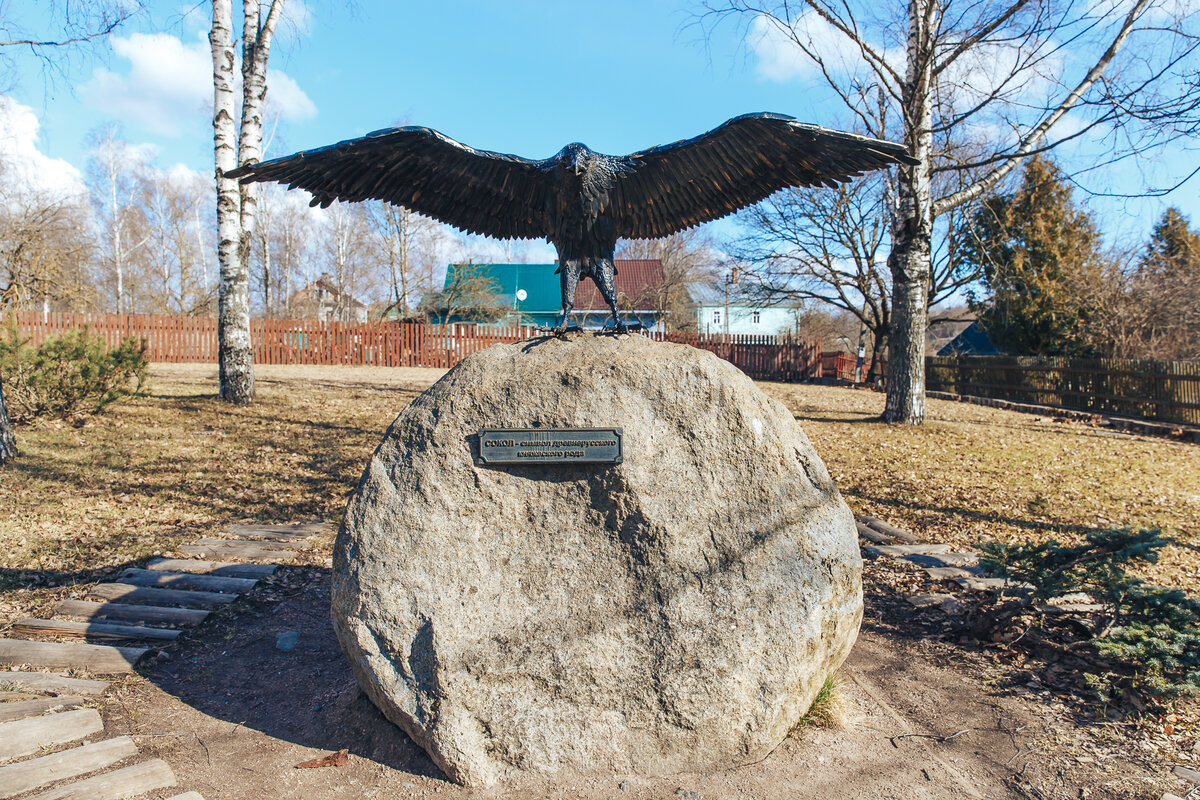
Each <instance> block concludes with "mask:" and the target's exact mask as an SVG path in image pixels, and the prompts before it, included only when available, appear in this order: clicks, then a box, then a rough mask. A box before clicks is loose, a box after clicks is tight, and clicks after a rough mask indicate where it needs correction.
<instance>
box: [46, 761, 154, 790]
mask: <svg viewBox="0 0 1200 800" xmlns="http://www.w3.org/2000/svg"><path fill="white" fill-rule="evenodd" d="M174 785H175V773H174V772H173V771H172V770H171V767H170V766H169V765H168V764H167V762H165V761H163V760H162V759H159V758H155V759H151V760H150V761H143V762H141V763H140V764H134V765H133V766H132V767H125V768H124V769H118V770H114V771H113V772H105V773H101V774H100V775H96V776H94V777H91V778H85V779H83V780H81V781H76V782H75V783H69V784H67V785H66V786H61V787H59V788H57V789H51V790H50V791H47V792H41V793H39V794H35V795H33V796H32V797H30V798H28V800H124V798H127V797H136V796H137V795H140V794H146V793H147V792H152V791H154V790H155V789H165V788H167V787H169V786H174Z"/></svg>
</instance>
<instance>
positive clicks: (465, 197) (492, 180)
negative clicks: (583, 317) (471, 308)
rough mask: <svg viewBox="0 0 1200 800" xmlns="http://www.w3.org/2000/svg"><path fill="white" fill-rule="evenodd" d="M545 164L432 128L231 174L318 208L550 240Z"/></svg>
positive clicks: (385, 133) (373, 137) (384, 134)
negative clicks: (376, 203) (272, 185)
mask: <svg viewBox="0 0 1200 800" xmlns="http://www.w3.org/2000/svg"><path fill="white" fill-rule="evenodd" d="M542 164H543V162H540V161H533V160H530V159H527V158H521V157H520V156H512V155H506V154H504V153H493V152H490V151H488V150H476V149H475V148H473V147H468V146H467V145H465V144H462V143H461V142H456V141H455V140H453V139H451V138H450V137H448V136H445V135H444V134H441V133H439V132H438V131H435V130H433V129H431V128H423V127H418V126H410V127H403V128H387V129H385V130H380V131H375V132H374V133H369V134H367V135H366V136H363V137H361V138H358V139H348V140H346V141H344V142H338V143H337V144H334V145H329V146H328V147H321V148H318V149H316V150H306V151H304V152H302V153H296V154H295V155H291V156H287V157H285V158H277V159H274V160H272V161H264V162H262V163H259V164H253V165H250V166H246V167H240V168H238V169H235V170H231V171H230V172H229V173H227V174H228V175H229V177H231V178H239V179H240V180H241V182H242V183H250V182H252V181H278V182H279V183H285V184H287V185H288V188H300V189H307V190H308V191H309V192H311V193H312V195H313V200H312V204H313V205H318V204H319V205H321V206H322V207H327V206H328V205H329V204H330V203H332V202H333V201H335V200H342V201H346V202H353V201H357V200H385V201H387V202H389V203H394V204H395V205H400V206H404V207H405V208H408V209H411V210H412V211H416V212H417V213H419V214H424V215H426V216H428V217H433V218H434V219H437V220H440V221H442V222H445V223H447V224H449V225H453V226H454V227H456V228H461V229H462V230H465V231H467V232H469V233H481V234H485V235H487V236H494V237H496V238H499V239H532V238H541V237H544V236H545V235H546V233H547V221H546V218H545V217H546V213H545V209H546V207H547V202H548V200H549V197H548V194H549V192H550V191H551V190H552V187H551V186H550V178H549V174H548V171H547V170H546V169H544V168H543V167H542Z"/></svg>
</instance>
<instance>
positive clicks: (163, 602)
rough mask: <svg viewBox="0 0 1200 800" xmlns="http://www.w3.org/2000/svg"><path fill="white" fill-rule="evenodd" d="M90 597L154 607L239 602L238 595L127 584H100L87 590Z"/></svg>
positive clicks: (207, 605) (194, 606)
mask: <svg viewBox="0 0 1200 800" xmlns="http://www.w3.org/2000/svg"><path fill="white" fill-rule="evenodd" d="M87 596H88V597H95V598H98V599H100V600H108V601H111V602H116V603H138V604H145V605H153V606H188V607H190V608H212V607H214V606H223V605H227V604H229V603H232V602H233V601H234V600H237V598H238V596H237V595H236V594H224V593H221V592H193V591H188V590H186V589H152V588H148V587H145V586H130V585H129V584H127V583H98V584H96V585H95V586H93V587H92V588H90V589H88V590H87Z"/></svg>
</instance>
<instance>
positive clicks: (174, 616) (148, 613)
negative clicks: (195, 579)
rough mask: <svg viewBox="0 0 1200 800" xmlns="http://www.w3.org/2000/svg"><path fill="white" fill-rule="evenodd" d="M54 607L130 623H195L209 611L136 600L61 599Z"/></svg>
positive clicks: (77, 614) (66, 613) (86, 616)
mask: <svg viewBox="0 0 1200 800" xmlns="http://www.w3.org/2000/svg"><path fill="white" fill-rule="evenodd" d="M55 611H56V612H57V613H59V614H62V615H64V616H68V617H81V618H83V619H89V620H90V619H103V620H110V621H112V622H127V623H129V624H131V625H197V624H199V623H201V622H203V621H204V620H206V619H207V618H208V615H209V614H210V613H212V612H210V611H203V610H200V609H194V608H161V607H159V606H143V605H139V604H137V603H97V602H95V601H93V600H60V601H59V602H58V607H57V608H56V609H55Z"/></svg>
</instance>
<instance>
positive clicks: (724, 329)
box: [688, 283, 801, 336]
mask: <svg viewBox="0 0 1200 800" xmlns="http://www.w3.org/2000/svg"><path fill="white" fill-rule="evenodd" d="M728 288H729V295H728V302H727V301H726V294H725V291H726V287H725V286H724V284H719V283H717V284H712V283H694V284H692V285H691V286H689V287H688V293H689V294H690V295H691V296H692V301H693V302H694V303H695V307H694V308H695V314H696V330H697V331H699V332H700V333H708V334H718V333H729V334H738V335H745V334H753V335H756V336H782V335H784V334H788V333H795V332H796V329H797V327H798V324H799V321H800V312H801V309H800V308H799V307H798V306H794V305H779V306H768V305H763V304H762V303H761V302H754V301H753V300H751V299H750V298H747V297H744V296H743V295H742V294H741V293H739V292H738V287H737V285H736V284H732V285H730V286H729V287H728Z"/></svg>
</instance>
